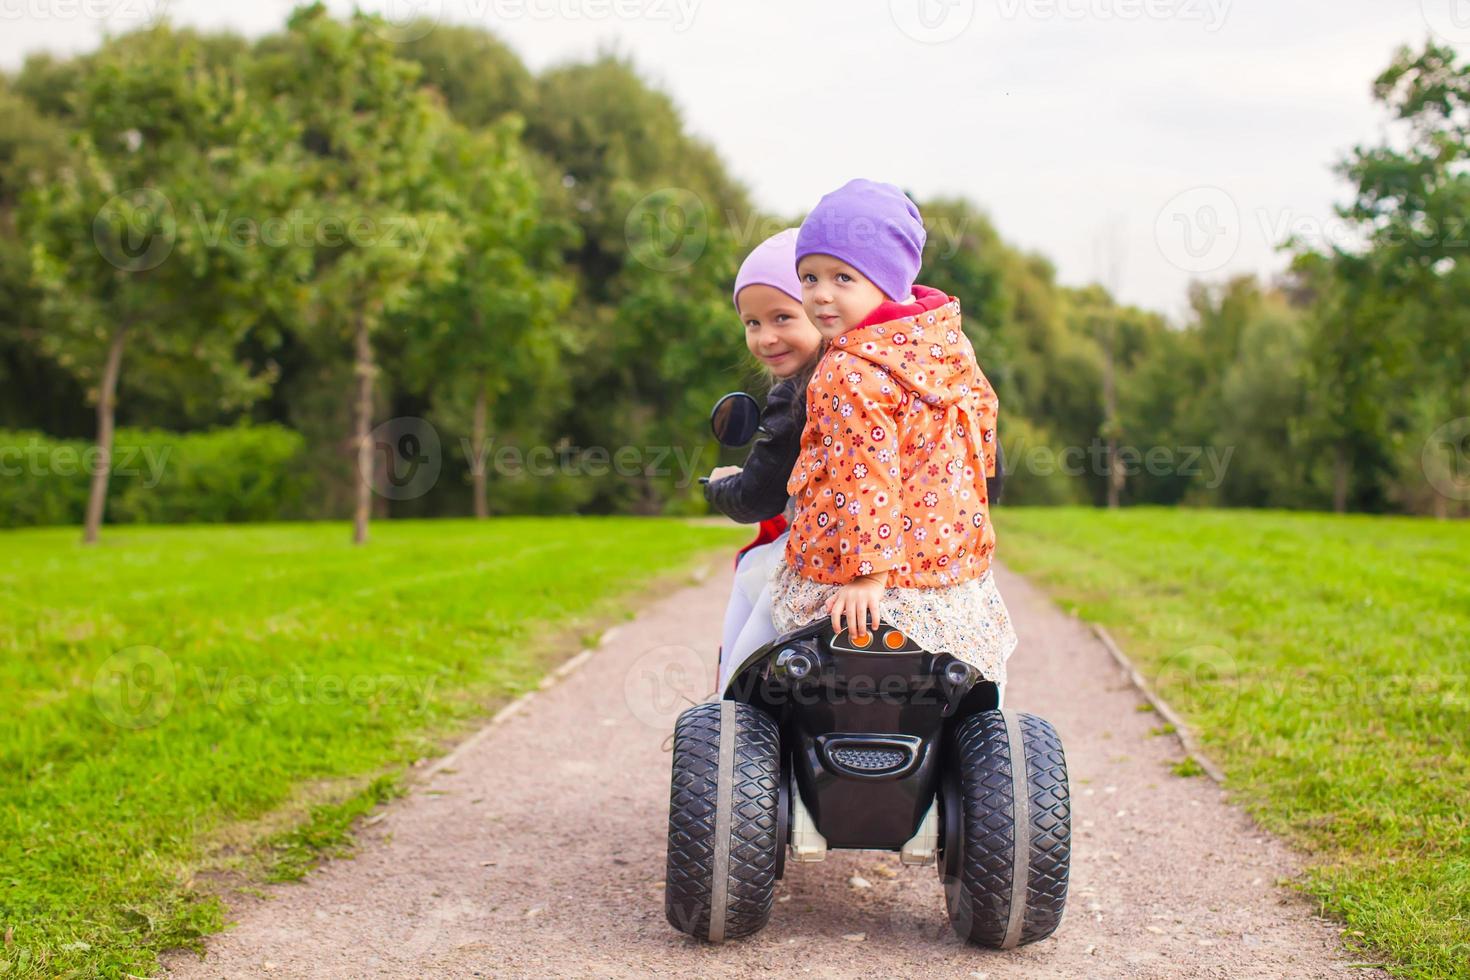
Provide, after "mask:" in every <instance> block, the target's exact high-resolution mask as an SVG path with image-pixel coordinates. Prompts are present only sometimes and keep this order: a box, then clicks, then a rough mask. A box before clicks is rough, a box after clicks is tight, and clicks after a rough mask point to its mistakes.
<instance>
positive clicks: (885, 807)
mask: <svg viewBox="0 0 1470 980" xmlns="http://www.w3.org/2000/svg"><path fill="white" fill-rule="evenodd" d="M732 402H733V403H734V404H733V406H732V404H731V403H732ZM758 417H759V411H758V409H757V408H756V406H755V403H754V401H753V400H752V399H750V398H749V396H747V395H728V396H726V397H725V398H724V399H721V402H720V405H718V406H717V407H716V410H715V414H714V415H713V416H712V422H713V424H714V428H715V433H716V435H717V436H718V437H719V438H720V440H721V441H722V442H724V443H726V444H727V445H743V444H744V443H745V442H748V441H749V440H750V438H751V437H752V436H753V434H754V432H755V428H756V424H757V419H758ZM998 701H999V698H998V692H997V690H996V686H995V685H994V684H993V683H991V682H989V681H986V680H984V679H983V678H981V677H980V675H979V674H978V672H976V671H975V670H974V669H973V668H971V667H970V666H969V665H968V664H966V663H964V662H963V661H960V660H958V659H956V658H954V657H952V656H950V655H949V654H947V653H942V652H934V651H929V650H923V649H921V648H920V647H919V646H918V645H917V644H915V643H914V642H913V641H912V640H910V639H909V638H908V637H906V636H904V635H903V634H902V633H901V632H899V631H898V630H896V629H893V628H892V627H889V626H887V625H884V626H882V627H880V628H879V629H878V630H875V631H869V632H868V633H867V634H866V635H865V636H864V637H862V638H861V639H859V638H857V637H855V636H854V635H852V634H851V633H850V632H849V631H848V630H843V631H842V632H840V633H834V632H833V631H832V628H831V624H830V623H829V622H828V621H826V620H822V621H819V622H816V623H813V624H811V625H810V626H807V627H804V628H803V629H800V630H797V631H796V632H794V633H791V634H788V635H786V636H783V637H780V638H779V639H777V640H775V641H774V642H772V643H770V644H768V645H767V646H765V647H762V648H761V649H759V650H757V651H755V652H754V653H752V654H751V655H750V656H749V657H747V658H746V659H745V661H744V662H743V663H741V664H739V665H738V666H737V667H736V669H735V670H734V672H733V673H732V674H731V677H730V680H729V682H728V683H727V685H726V687H725V689H724V690H723V691H721V692H720V698H719V700H717V701H708V702H705V703H703V704H698V705H695V706H694V707H692V708H689V709H688V710H687V711H685V712H684V713H683V714H682V715H681V716H680V717H679V720H678V722H677V724H676V726H675V729H674V758H673V783H672V791H671V794H670V799H669V848H668V868H667V881H666V885H665V889H666V890H665V913H666V915H667V917H668V920H669V923H670V924H671V925H673V926H674V928H676V929H679V930H680V931H682V932H686V933H688V934H690V935H691V936H695V937H697V938H699V939H704V940H708V941H711V942H721V941H723V940H725V939H734V938H737V937H740V936H746V935H749V934H751V933H754V932H756V931H758V930H759V929H761V928H762V927H763V926H764V925H765V924H766V921H767V919H768V918H769V917H770V913H771V905H772V898H773V895H774V891H775V886H776V881H777V880H778V879H780V878H781V877H782V875H783V872H784V870H785V865H786V860H787V851H788V848H789V851H790V856H791V858H792V859H794V860H796V861H799V862H805V861H821V860H823V859H824V858H825V857H826V856H827V852H828V850H829V849H832V848H847V849H863V850H886V851H897V852H898V853H899V855H900V859H901V860H902V862H903V863H904V864H906V865H925V864H935V865H936V866H937V867H938V869H939V876H940V879H941V881H942V882H943V884H944V894H945V904H946V906H947V908H948V913H949V921H950V923H951V925H952V926H953V928H954V929H955V931H956V932H957V933H958V934H959V935H960V937H961V938H963V939H965V940H968V941H970V942H974V943H978V944H980V945H984V946H991V947H996V948H1011V947H1014V946H1017V945H1021V944H1025V943H1031V942H1035V941H1037V940H1039V939H1044V938H1046V937H1047V936H1049V935H1051V934H1052V932H1054V931H1055V930H1056V928H1057V925H1058V924H1059V923H1060V921H1061V917H1062V910H1063V907H1064V905H1065V903H1066V897H1067V874H1068V866H1069V862H1070V857H1071V804H1070V797H1069V793H1068V785H1067V764H1066V758H1065V756H1064V754H1063V752H1062V745H1061V741H1060V740H1059V739H1058V738H1057V734H1056V732H1055V731H1054V730H1053V729H1052V726H1051V725H1050V724H1049V723H1048V722H1046V721H1045V720H1043V719H1041V718H1038V717H1036V716H1035V715H1030V714H1022V713H1017V712H1015V711H1012V710H1010V709H1005V710H998V708H997V705H998Z"/></svg>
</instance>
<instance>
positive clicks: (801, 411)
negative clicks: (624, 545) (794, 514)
mask: <svg viewBox="0 0 1470 980" xmlns="http://www.w3.org/2000/svg"><path fill="white" fill-rule="evenodd" d="M793 400H794V401H796V404H795V405H794V406H793V405H792V402H793ZM805 427H806V394H805V392H803V393H802V397H800V398H797V397H796V382H795V381H794V380H791V379H788V380H786V381H780V382H777V383H776V384H775V385H774V386H772V388H771V390H770V393H769V394H767V395H766V407H765V409H764V410H763V411H762V412H761V424H760V429H759V431H758V432H757V434H756V437H755V442H754V443H753V444H752V445H751V447H750V455H749V456H748V457H746V459H745V466H744V468H743V469H741V471H740V472H739V473H738V474H737V475H735V476H727V477H725V478H724V479H723V480H719V481H716V482H713V483H706V484H705V485H704V499H706V500H708V501H709V502H710V505H711V506H713V507H714V508H715V509H716V510H718V511H720V513H722V514H724V515H725V516H726V517H728V518H730V520H732V521H736V522H738V523H741V524H759V523H760V522H761V521H764V520H766V519H768V518H771V517H775V516H776V515H777V514H779V513H781V512H782V511H783V510H785V509H786V500H787V497H786V481H787V480H788V479H790V478H791V471H792V470H793V469H794V468H795V467H796V458H797V457H798V456H799V455H801V430H802V429H804V428H805ZM995 455H996V460H995V476H992V477H989V478H988V479H987V480H986V481H985V486H986V496H987V497H989V498H990V502H991V503H992V504H998V503H1000V495H1001V487H1002V486H1003V485H1004V481H1005V473H1006V457H1005V453H1004V452H1002V451H1001V448H1000V443H999V442H997V443H996V445H995Z"/></svg>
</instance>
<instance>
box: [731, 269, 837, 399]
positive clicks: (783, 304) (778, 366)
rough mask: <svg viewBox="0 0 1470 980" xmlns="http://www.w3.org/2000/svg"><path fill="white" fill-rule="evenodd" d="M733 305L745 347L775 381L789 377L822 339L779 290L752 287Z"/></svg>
mask: <svg viewBox="0 0 1470 980" xmlns="http://www.w3.org/2000/svg"><path fill="white" fill-rule="evenodd" d="M735 301H736V303H737V304H738V305H739V307H740V319H741V321H742V322H744V324H745V346H746V347H749V348H750V352H751V353H752V354H754V355H755V357H756V360H758V361H760V362H761V363H762V364H764V365H765V366H766V368H767V369H768V370H769V371H770V372H771V373H772V374H774V375H775V376H776V377H778V378H789V377H791V376H792V375H793V374H796V373H797V372H798V371H800V370H801V369H802V368H803V367H804V366H805V365H806V364H807V362H808V361H810V360H811V359H812V357H813V356H814V355H815V354H816V353H817V348H818V347H819V346H821V343H822V335H821V334H820V333H818V332H817V328H816V327H814V326H812V321H810V320H808V319H807V316H806V313H805V311H803V310H802V308H801V304H800V303H798V302H797V301H796V300H794V299H792V298H791V297H790V296H787V295H786V294H785V293H783V292H781V290H779V289H777V288H775V287H774V286H765V285H761V284H759V283H752V284H751V285H749V286H746V287H745V288H744V289H742V290H740V295H739V296H737V297H735Z"/></svg>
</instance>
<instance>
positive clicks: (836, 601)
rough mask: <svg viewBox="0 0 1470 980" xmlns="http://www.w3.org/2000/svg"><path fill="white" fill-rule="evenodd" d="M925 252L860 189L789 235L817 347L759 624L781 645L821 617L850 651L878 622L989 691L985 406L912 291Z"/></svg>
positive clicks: (874, 194) (937, 313) (819, 209)
mask: <svg viewBox="0 0 1470 980" xmlns="http://www.w3.org/2000/svg"><path fill="white" fill-rule="evenodd" d="M924 240H925V233H924V225H923V222H922V221H921V220H920V217H919V209H918V208H917V207H915V206H914V203H913V202H912V201H910V200H909V199H908V197H906V196H905V195H904V193H903V192H902V191H900V190H899V189H898V188H897V187H894V186H893V185H891V184H880V183H875V182H873V181H869V180H854V181H852V182H850V183H848V184H846V185H844V186H843V187H841V188H839V189H838V190H836V191H833V192H832V193H831V194H828V195H827V196H826V197H824V198H822V200H821V201H820V202H819V203H818V204H817V206H816V207H815V208H813V209H812V212H811V213H810V214H809V215H808V216H807V218H806V220H805V221H804V222H802V225H801V231H800V232H799V234H798V235H797V242H796V263H797V265H796V270H797V276H798V278H799V279H800V280H801V290H802V303H803V305H804V306H805V308H806V311H807V315H808V316H809V317H810V318H811V319H812V322H813V323H815V324H816V326H817V330H818V331H819V332H820V333H821V334H822V336H823V338H824V339H825V340H826V341H827V347H826V351H825V353H824V354H823V356H822V359H821V361H820V363H818V365H817V367H816V370H815V372H814V373H813V375H812V378H811V383H810V385H809V386H808V389H807V421H806V426H805V429H804V431H803V432H802V437H801V451H800V455H799V457H798V459H797V463H796V468H795V470H794V471H793V472H792V474H791V480H790V482H789V483H788V484H787V491H788V492H789V493H790V494H791V495H792V498H793V500H794V501H795V504H796V513H795V516H794V518H793V520H792V522H791V531H790V536H789V538H788V540H787V542H786V549H785V551H784V552H783V555H782V560H781V562H780V563H779V564H778V565H777V566H776V568H775V569H774V571H773V573H772V578H771V583H770V595H771V599H772V616H773V620H774V626H775V628H776V630H777V631H779V632H780V633H782V634H784V633H786V632H788V631H791V630H795V629H799V628H800V627H802V626H805V625H807V624H808V623H811V622H813V621H815V620H818V619H822V618H824V617H830V618H831V620H832V625H833V628H834V629H837V630H840V629H842V628H848V629H850V631H851V632H852V634H853V636H854V637H855V638H856V641H859V642H860V641H861V640H862V638H863V637H864V636H866V635H868V634H869V631H870V630H871V629H875V628H877V626H878V625H879V624H880V623H881V622H887V623H889V624H891V625H892V626H894V627H896V628H898V629H899V630H901V631H902V632H903V633H905V634H907V635H908V636H909V637H910V638H911V639H912V640H913V641H914V642H916V643H918V644H919V645H920V646H922V647H923V648H924V649H926V650H929V651H931V652H934V653H948V654H951V655H953V656H955V657H957V658H959V659H960V660H963V661H965V662H966V663H968V664H970V665H971V666H972V667H974V668H975V669H976V670H977V671H979V672H980V674H981V675H982V676H983V677H985V679H987V680H989V681H993V682H994V683H995V684H996V686H997V688H998V689H1001V690H1002V691H1003V689H1004V683H1005V661H1006V658H1007V657H1009V656H1010V653H1011V651H1012V650H1013V649H1014V648H1015V646H1016V634H1015V631H1014V629H1013V628H1012V626H1011V620H1010V615H1009V613H1008V612H1007V610H1006V607H1005V603H1004V601H1002V599H1001V596H1000V593H999V591H998V590H997V589H996V586H995V581H994V578H993V576H992V574H991V568H990V559H991V555H992V554H993V552H994V550H995V531H994V529H993V528H992V527H991V525H990V509H989V498H988V489H987V484H986V478H987V476H994V475H995V474H996V459H997V449H996V445H997V443H996V438H995V435H996V430H995V426H996V415H997V411H998V408H999V405H998V402H997V400H996V396H995V392H994V390H993V389H992V388H991V386H990V382H989V381H987V380H986V378H985V375H984V374H983V373H982V372H981V370H980V366H979V364H978V363H977V362H976V360H975V350H974V348H973V347H972V346H971V345H970V341H969V339H968V338H966V336H965V334H964V331H963V329H962V327H961V322H960V306H959V301H958V300H956V299H955V298H954V297H952V296H949V295H947V294H945V293H943V292H941V291H939V290H937V289H931V288H929V287H927V286H922V285H916V284H915V283H914V279H915V277H916V276H917V275H918V272H919V264H920V259H921V257H922V255H923V249H924ZM869 642H871V641H869Z"/></svg>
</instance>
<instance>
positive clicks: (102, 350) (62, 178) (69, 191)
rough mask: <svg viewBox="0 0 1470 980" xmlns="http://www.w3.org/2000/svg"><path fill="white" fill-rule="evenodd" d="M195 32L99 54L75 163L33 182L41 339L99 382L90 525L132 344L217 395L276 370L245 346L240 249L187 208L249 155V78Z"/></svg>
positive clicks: (148, 34) (98, 516) (78, 372)
mask: <svg viewBox="0 0 1470 980" xmlns="http://www.w3.org/2000/svg"><path fill="white" fill-rule="evenodd" d="M201 63H202V58H201V56H200V54H199V52H198V51H197V50H196V49H195V40H194V38H193V36H192V35H188V34H177V33H175V32H174V31H172V30H171V29H170V28H168V27H167V26H162V27H158V28H155V29H152V30H148V31H144V32H140V33H138V34H134V35H129V36H126V37H124V38H121V39H118V40H117V41H116V42H113V43H111V44H109V45H108V46H106V47H104V48H103V49H102V50H101V51H100V52H98V53H97V54H96V55H95V56H94V57H93V58H91V59H89V61H88V64H87V69H86V72H85V73H84V75H83V77H82V78H81V80H80V81H79V83H78V89H77V91H76V92H75V93H74V94H73V96H72V98H71V99H70V103H69V104H70V108H71V112H72V120H73V123H74V125H75V127H76V130H77V149H76V163H75V166H74V167H72V168H69V169H67V170H66V171H64V172H62V173H59V174H57V175H55V178H54V179H52V180H51V181H49V182H48V183H46V184H44V185H42V186H40V187H37V188H35V189H34V190H33V191H32V192H31V193H30V194H28V195H27V196H26V199H25V202H24V205H23V207H22V217H21V228H22V232H23V234H24V235H25V237H26V238H27V240H28V241H29V243H30V253H31V261H32V267H33V271H34V276H35V279H36V281H37V282H38V283H39V285H40V287H41V289H42V294H43V306H42V309H43V313H44V317H45V326H44V329H43V330H42V331H41V335H40V339H39V343H40V347H41V349H42V351H43V352H44V353H45V354H46V355H47V356H49V357H51V358H53V359H54V360H55V361H56V362H57V363H59V364H60V365H61V366H62V367H63V368H65V369H66V370H67V371H69V372H71V373H72V374H74V375H75V376H76V377H77V378H78V379H79V380H80V381H81V382H82V383H84V384H85V385H87V386H88V397H89V399H90V400H91V401H92V402H93V404H94V405H95V407H96V417H97V423H96V424H97V428H96V456H95V460H93V461H92V468H93V477H92V484H91V489H90V495H89V498H88V505H87V512H86V521H85V525H84V529H83V540H84V541H86V542H88V543H91V542H95V541H96V540H97V537H98V533H99V529H100V527H101V523H102V518H103V513H104V509H105V506H106V497H107V484H108V478H109V475H110V472H111V454H112V436H113V429H114V425H115V419H116V409H117V401H118V387H119V380H120V378H121V376H122V372H123V363H124V354H125V352H131V356H132V358H133V359H134V360H135V361H136V362H137V363H136V365H135V366H136V367H137V368H138V369H141V371H143V372H146V371H148V370H153V369H157V370H161V371H162V372H164V373H165V374H171V375H172V376H175V377H177V376H178V375H179V373H180V372H178V371H177V370H173V371H170V370H169V365H175V366H177V365H179V364H181V363H187V364H188V365H190V366H191V367H192V368H193V373H194V374H196V375H198V374H200V373H201V372H199V371H198V369H199V368H200V367H202V368H203V369H204V371H203V372H202V374H203V376H204V378H205V379H207V383H208V385H209V387H210V388H211V390H212V391H213V394H214V397H216V398H217V399H218V400H219V401H220V402H222V403H225V404H243V403H246V402H248V401H249V400H251V399H252V398H254V397H256V396H258V395H259V394H260V393H261V391H262V390H263V387H264V384H265V379H262V378H259V377H255V376H252V375H251V373H250V372H249V371H248V370H247V369H245V368H243V367H242V366H241V365H240V364H239V363H238V362H237V361H236V359H235V357H234V347H235V344H236V343H237V342H238V340H239V338H240V336H241V335H242V334H243V332H244V331H245V330H247V329H248V327H249V324H250V322H251V320H252V317H253V314H252V312H251V311H252V307H251V305H250V304H249V303H246V302H241V301H240V298H241V293H240V284H241V283H242V281H248V276H242V274H241V269H240V267H239V266H238V264H237V263H236V261H235V259H236V257H234V256H229V255H223V254H221V253H219V252H218V251H217V250H214V249H212V248H211V243H210V242H209V240H208V234H207V233H206V231H205V229H203V228H201V227H200V226H199V224H198V223H197V222H193V221H190V220H189V215H190V213H191V212H192V211H194V210H195V209H204V210H208V209H209V208H210V207H212V206H215V205H219V204H221V203H222V202H224V201H227V200H229V194H230V188H231V187H232V185H233V184H234V183H235V180H236V178H237V177H238V174H239V170H240V168H241V167H242V166H245V165H248V152H242V149H241V148H242V147H248V146H249V144H250V139H249V137H248V135H247V131H248V129H249V127H250V109H249V106H248V102H247V101H246V100H244V99H243V98H241V92H240V87H239V83H238V82H239V80H238V79H237V78H235V77H234V76H233V75H232V74H230V73H229V72H227V71H219V70H204V69H202V68H201V67H200V65H201Z"/></svg>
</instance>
